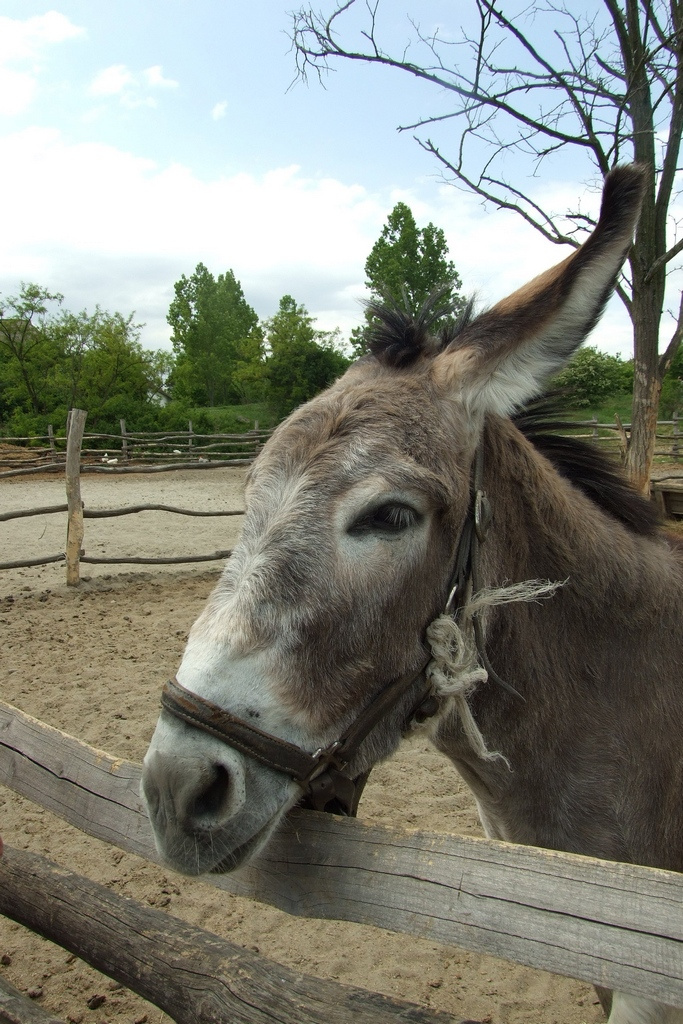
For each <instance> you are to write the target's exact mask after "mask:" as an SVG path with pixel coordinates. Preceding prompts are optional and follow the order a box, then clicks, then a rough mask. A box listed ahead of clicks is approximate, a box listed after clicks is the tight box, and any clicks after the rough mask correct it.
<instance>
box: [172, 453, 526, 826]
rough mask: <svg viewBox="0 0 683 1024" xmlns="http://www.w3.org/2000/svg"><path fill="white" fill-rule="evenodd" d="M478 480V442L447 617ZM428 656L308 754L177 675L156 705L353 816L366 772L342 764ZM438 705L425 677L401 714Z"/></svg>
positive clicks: (460, 597)
mask: <svg viewBox="0 0 683 1024" xmlns="http://www.w3.org/2000/svg"><path fill="white" fill-rule="evenodd" d="M482 479H483V457H482V453H481V448H479V450H478V451H477V455H476V457H475V465H474V474H473V485H472V494H471V501H470V508H469V511H468V514H467V518H466V520H465V523H464V525H463V529H462V532H461V534H460V540H459V541H458V548H457V552H456V557H455V566H454V569H453V573H452V576H451V584H450V588H449V596H448V600H447V602H446V606H445V609H444V613H445V614H448V615H453V616H455V615H457V613H458V610H459V609H460V608H461V607H462V605H463V604H464V602H465V598H466V593H467V590H468V587H469V586H470V584H471V586H472V588H473V589H474V590H475V591H476V590H478V589H479V546H480V544H482V543H483V542H484V540H485V538H486V533H487V531H488V527H489V524H490V521H491V510H490V506H489V503H488V499H487V497H486V494H485V493H484V490H483V487H482ZM472 618H473V624H474V636H475V642H476V645H477V650H478V652H479V657H480V659H481V662H482V665H483V666H484V668H485V669H486V670H487V672H488V674H489V678H490V679H491V680H492V681H493V682H496V683H497V684H498V685H499V686H502V687H503V689H505V690H507V691H508V692H509V693H512V694H514V695H515V696H516V697H520V698H521V695H520V694H519V693H517V691H516V690H515V689H514V688H513V687H512V686H510V684H509V683H506V682H505V681H504V680H503V679H501V678H500V677H499V676H498V675H497V673H496V672H495V671H494V669H493V668H492V667H491V664H490V662H489V660H488V657H487V655H486V651H485V649H484V638H483V631H482V628H481V623H480V622H479V621H478V619H477V617H476V615H475V616H473V617H472ZM430 660H431V655H428V654H426V653H425V657H424V658H423V660H422V661H421V662H420V664H419V665H417V666H415V667H414V668H413V669H411V670H410V671H408V672H406V673H405V674H404V675H402V676H400V677H399V678H398V679H394V680H393V681H392V682H390V683H389V684H388V685H387V686H385V687H383V688H382V689H381V690H380V691H379V693H378V694H377V695H376V696H375V697H374V698H373V699H372V700H371V701H370V703H369V704H368V705H367V706H366V707H365V708H364V709H363V710H362V711H361V712H360V714H359V715H358V717H357V718H356V719H355V720H354V721H353V722H352V724H351V725H350V726H349V728H348V729H347V730H346V732H345V733H344V735H343V736H341V737H340V738H339V739H338V740H335V741H334V743H331V744H330V745H329V746H328V747H325V748H322V747H321V748H320V749H318V750H316V751H314V752H313V753H312V754H311V753H308V752H307V751H305V750H303V749H302V748H301V747H298V746H296V745H295V744H293V743H289V742H288V741H287V740H283V739H280V738H279V737H277V736H273V735H271V734H270V733H267V732H263V731H262V730H261V729H257V728H256V727H255V726H253V725H250V724H249V723H248V722H245V721H244V720H243V719H241V718H238V717H237V716H236V715H233V714H231V713H230V712H229V711H225V710H223V708H221V707H219V706H218V705H217V704H213V703H212V702H211V701H208V700H205V699H204V698H203V697H199V696H198V695H197V694H196V693H192V692H191V691H190V690H187V689H185V687H184V686H181V685H180V683H179V682H178V681H177V680H176V679H171V680H170V681H169V682H167V683H166V685H165V687H164V689H163V691H162V695H161V705H162V708H163V709H164V710H165V711H168V712H169V714H171V715H173V716H175V717H176V718H180V719H182V721H184V722H187V723H188V724H189V725H191V726H195V727H196V728H198V729H202V730H203V731H204V732H207V733H209V734H210V735H212V736H216V737H217V738H218V739H220V740H222V741H223V742H224V743H227V744H228V745H229V746H231V747H234V748H235V750H239V751H240V752H241V753H243V754H246V755H247V757H251V758H253V759H254V760H256V761H258V762H259V763H260V764H263V765H265V766H266V767H267V768H272V769H273V770H274V771H277V772H282V773H283V774H284V775H288V776H289V777H290V778H291V779H294V780H295V781H296V782H297V783H298V784H299V785H300V786H301V788H302V790H303V791H304V794H305V800H304V804H305V805H307V806H310V807H313V808H314V809H315V810H319V811H331V812H332V813H335V814H345V815H349V816H354V815H355V814H356V810H357V808H358V801H359V799H360V796H361V793H362V791H363V787H364V785H365V782H366V781H367V777H368V775H369V774H370V772H369V771H368V772H365V773H364V774H363V775H359V776H357V777H356V778H352V777H351V776H350V775H347V774H345V769H346V768H347V767H348V765H349V764H351V762H352V761H353V759H354V757H355V756H356V754H357V753H358V750H359V748H360V746H361V744H362V742H363V740H364V739H365V738H366V737H367V736H368V734H369V733H370V732H371V731H372V729H374V727H375V726H376V725H377V723H378V722H379V721H381V719H382V718H384V716H385V715H386V714H387V713H388V712H389V711H391V709H392V708H394V707H395V706H396V705H397V704H398V702H399V701H400V699H401V698H402V697H403V696H404V694H406V693H407V692H408V691H409V690H410V688H411V687H412V686H413V685H414V684H415V683H416V682H417V680H419V679H420V677H421V676H423V675H424V672H425V669H426V668H427V665H428V664H429V662H430ZM521 699H523V698H521ZM438 710H439V700H438V698H437V697H436V696H434V695H433V694H432V692H431V684H430V682H429V681H428V680H427V679H423V680H422V685H421V687H420V689H419V692H418V693H417V694H416V697H415V700H414V701H413V704H412V709H411V711H410V712H409V713H408V715H407V716H406V719H405V728H407V727H408V725H409V724H410V722H412V721H424V720H425V719H426V718H430V717H432V716H433V715H435V714H436V713H437V711H438Z"/></svg>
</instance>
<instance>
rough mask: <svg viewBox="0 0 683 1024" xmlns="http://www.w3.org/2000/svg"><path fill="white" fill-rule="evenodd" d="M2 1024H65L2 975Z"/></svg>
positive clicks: (0, 984) (0, 977)
mask: <svg viewBox="0 0 683 1024" xmlns="http://www.w3.org/2000/svg"><path fill="white" fill-rule="evenodd" d="M0 1024H64V1021H63V1020H61V1019H60V1018H59V1017H53V1015H52V1014H51V1013H48V1011H47V1010H44V1009H43V1008H42V1006H39V1005H38V1004H37V1003H33V1002H31V1000H30V999H29V998H27V996H25V995H23V993H21V992H20V991H19V989H17V988H15V987H14V985H10V983H9V982H8V981H7V980H6V979H5V978H3V977H2V975H0Z"/></svg>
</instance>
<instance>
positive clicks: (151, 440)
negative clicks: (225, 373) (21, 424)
mask: <svg viewBox="0 0 683 1024" xmlns="http://www.w3.org/2000/svg"><path fill="white" fill-rule="evenodd" d="M72 411H73V410H72ZM69 416H71V413H70V414H69ZM120 424H121V433H120V434H90V433H84V435H83V446H82V449H81V460H82V462H83V465H82V472H84V473H159V472H163V471H164V470H169V469H210V468H211V467H214V466H240V465H243V464H244V463H248V462H251V461H252V460H253V459H254V458H255V457H256V455H258V453H259V451H260V450H261V448H262V447H263V444H264V443H265V441H266V440H267V439H268V438H269V437H270V435H271V433H272V431H270V430H260V429H259V425H258V422H255V423H254V427H253V429H251V430H247V431H245V433H243V434H197V433H195V432H194V430H193V429H192V421H191V420H190V421H189V424H188V429H187V430H174V431H169V430H167V431H152V432H147V433H145V432H141V431H133V432H130V431H129V430H128V429H127V427H126V421H125V420H124V419H122V420H121V421H120ZM68 425H69V418H67V430H66V432H65V436H64V437H61V436H58V435H56V434H55V432H54V429H53V427H52V426H51V425H50V426H49V427H48V433H47V434H44V435H39V436H34V437H0V477H6V476H20V475H28V474H31V473H56V472H59V471H62V470H63V469H64V465H65V462H66V457H67V440H68V434H69V431H68ZM103 446H106V447H103Z"/></svg>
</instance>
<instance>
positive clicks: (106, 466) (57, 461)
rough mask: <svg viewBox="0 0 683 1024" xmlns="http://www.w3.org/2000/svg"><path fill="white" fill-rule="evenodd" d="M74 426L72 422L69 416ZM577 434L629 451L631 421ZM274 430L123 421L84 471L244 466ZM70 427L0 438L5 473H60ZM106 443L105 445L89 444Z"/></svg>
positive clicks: (673, 424) (668, 423) (659, 451)
mask: <svg viewBox="0 0 683 1024" xmlns="http://www.w3.org/2000/svg"><path fill="white" fill-rule="evenodd" d="M67 425H68V421H67ZM571 430H572V432H573V433H575V434H578V435H579V436H581V437H587V438H592V439H593V440H596V441H598V442H599V443H600V444H601V445H602V446H604V447H606V448H607V449H608V450H612V451H613V452H614V453H615V455H621V456H623V455H624V454H625V452H626V449H627V447H628V439H629V433H630V430H631V424H630V423H622V422H621V420H620V419H619V417H618V416H615V422H614V423H600V422H598V418H597V416H593V417H592V418H591V419H586V420H577V421H576V423H575V424H572V427H571ZM271 433H272V431H268V430H259V427H258V423H255V424H254V428H253V429H252V430H249V431H247V432H246V433H244V434H196V433H194V431H193V429H192V421H190V423H189V429H188V430H179V431H165V432H161V431H157V432H152V433H142V432H129V431H128V430H127V428H126V421H125V420H123V419H122V420H121V433H120V434H84V436H83V440H84V446H83V448H82V451H81V457H82V462H83V465H82V467H81V471H82V472H83V473H158V472H163V471H165V470H169V469H210V468H211V467H213V466H239V465H242V464H244V463H248V462H251V461H252V460H253V459H254V458H255V456H256V455H258V453H259V451H260V450H261V448H262V447H263V444H264V443H265V442H266V441H267V439H268V438H269V437H270V434H271ZM67 437H68V430H67V434H66V436H65V437H58V436H57V435H55V433H54V430H53V428H52V427H51V426H50V427H48V434H45V435H42V436H36V437H0V478H2V477H5V476H17V475H25V474H29V473H50V472H59V471H60V470H63V469H64V464H65V462H66V450H67ZM95 442H101V443H102V442H103V443H106V444H107V446H108V447H107V450H106V451H103V450H102V448H101V447H97V448H93V447H88V445H89V444H91V443H95ZM655 455H656V457H657V458H665V459H670V460H672V461H678V460H679V459H681V458H682V457H683V443H682V441H681V430H680V425H679V417H678V413H677V412H675V413H674V414H673V418H672V419H670V420H659V421H658V423H657V435H656V449H655Z"/></svg>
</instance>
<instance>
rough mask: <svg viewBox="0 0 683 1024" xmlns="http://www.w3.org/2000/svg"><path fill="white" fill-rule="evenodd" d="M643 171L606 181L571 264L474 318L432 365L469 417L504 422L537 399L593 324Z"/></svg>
mask: <svg viewBox="0 0 683 1024" xmlns="http://www.w3.org/2000/svg"><path fill="white" fill-rule="evenodd" d="M644 178H645V173H644V170H643V169H642V168H641V167H639V166H637V165H636V164H630V165H628V166H625V167H617V168H616V169H615V170H613V171H611V172H610V174H609V175H608V176H607V178H606V179H605V186H604V189H603V193H602V206H601V209H600V219H599V221H598V224H597V226H596V228H595V230H594V231H593V233H592V235H590V237H589V238H588V239H587V241H586V242H584V244H583V245H582V246H581V248H580V249H577V250H576V251H575V252H574V253H573V254H572V255H571V256H569V257H568V258H567V259H566V260H563V262H562V263H558V264H557V266H555V267H552V268H551V269H550V270H547V271H546V272H545V273H544V274H541V275H540V276H539V277H536V278H534V280H533V281H530V282H529V284H527V285H525V286H524V287H523V288H520V289H519V291H516V292H514V293H513V294H512V295H510V296H508V298H506V299H503V300H502V301H501V302H499V303H497V305H495V306H493V308H492V309H490V310H488V311H487V312H485V313H483V314H482V315H481V316H479V317H477V318H476V320H474V321H473V322H472V323H471V324H470V325H469V326H468V327H467V328H466V329H465V330H464V331H463V333H462V334H461V335H460V336H459V337H458V338H457V339H456V340H455V341H453V342H452V343H451V345H450V346H449V347H448V348H447V349H446V350H445V351H444V352H442V353H441V354H440V355H439V356H437V357H436V360H435V367H434V368H435V372H436V375H437V379H438V380H440V383H441V384H442V385H443V386H444V387H445V388H446V389H447V390H449V391H453V390H457V391H458V392H459V393H460V395H461V396H462V397H463V398H464V399H465V401H466V402H467V404H468V405H469V407H470V409H471V410H472V411H474V410H479V411H481V412H496V413H499V414H500V415H506V414H508V413H510V412H512V411H513V410H514V409H515V408H518V407H519V406H520V405H523V404H524V403H525V402H528V401H529V400H530V399H531V398H533V397H535V396H536V395H538V394H539V393H540V392H541V391H542V390H543V388H544V386H545V384H546V383H547V381H548V378H549V377H551V376H552V375H553V374H554V373H557V371H558V370H560V369H561V368H562V366H563V365H564V364H565V363H566V362H567V360H568V359H569V357H570V356H571V355H572V353H573V352H574V351H575V350H576V349H577V348H578V347H579V345H580V344H581V342H582V341H583V340H584V339H585V338H586V336H587V335H588V333H589V332H590V331H591V330H592V328H593V327H594V326H595V324H596V323H597V322H598V320H599V318H600V315H601V314H602V311H603V309H604V308H605V304H606V302H607V300H608V298H609V297H610V295H611V293H612V291H613V289H614V286H615V283H616V280H617V276H618V274H619V271H620V270H621V266H622V264H623V262H624V260H625V259H626V256H627V254H628V251H629V249H630V247H631V240H632V238H633V231H634V229H635V225H636V222H637V220H638V214H639V212H640V205H641V200H642V195H643V188H644Z"/></svg>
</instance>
